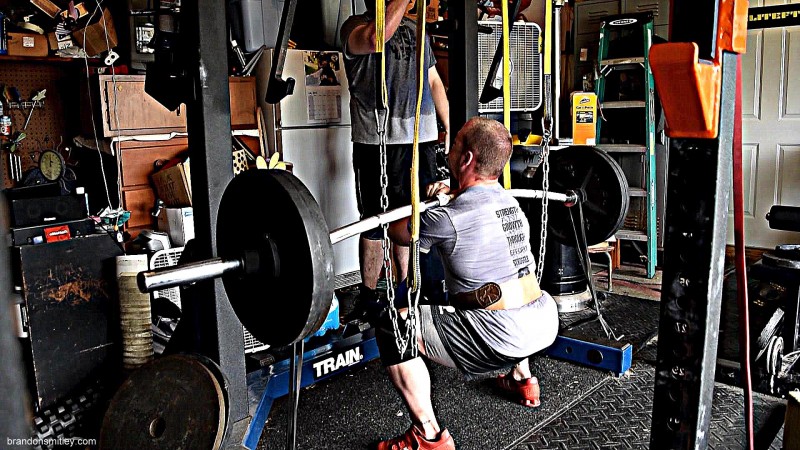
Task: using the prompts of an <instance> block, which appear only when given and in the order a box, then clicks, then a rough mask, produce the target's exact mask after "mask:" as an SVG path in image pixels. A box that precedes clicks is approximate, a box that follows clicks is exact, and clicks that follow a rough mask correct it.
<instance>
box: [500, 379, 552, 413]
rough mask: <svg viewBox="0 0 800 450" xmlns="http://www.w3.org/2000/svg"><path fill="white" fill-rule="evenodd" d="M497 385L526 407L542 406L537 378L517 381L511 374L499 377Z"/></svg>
mask: <svg viewBox="0 0 800 450" xmlns="http://www.w3.org/2000/svg"><path fill="white" fill-rule="evenodd" d="M497 385H498V386H499V387H500V389H502V390H503V391H505V392H507V393H509V394H511V395H512V396H513V397H514V399H515V400H517V401H518V402H519V403H520V404H522V405H524V406H528V407H530V408H537V407H539V406H540V405H541V404H542V402H541V401H539V380H537V379H536V377H530V378H526V379H524V380H519V381H517V380H515V379H514V377H513V376H512V375H511V374H510V373H509V374H507V375H500V376H498V377H497Z"/></svg>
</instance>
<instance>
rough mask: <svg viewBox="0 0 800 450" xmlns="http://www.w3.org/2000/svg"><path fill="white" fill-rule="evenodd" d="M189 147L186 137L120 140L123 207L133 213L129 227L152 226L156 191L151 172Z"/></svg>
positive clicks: (153, 223) (119, 152)
mask: <svg viewBox="0 0 800 450" xmlns="http://www.w3.org/2000/svg"><path fill="white" fill-rule="evenodd" d="M188 150H189V142H188V139H187V138H185V137H176V138H172V139H169V140H166V141H123V142H120V143H119V147H118V154H119V158H120V168H121V170H120V190H121V191H122V207H123V208H125V210H127V211H130V212H131V218H130V219H129V220H128V223H127V226H128V227H129V228H140V227H144V228H152V227H153V226H154V225H155V219H154V218H153V217H152V216H151V215H150V212H151V211H152V210H153V207H154V206H155V201H156V194H155V192H154V191H153V187H152V185H151V183H150V175H151V174H152V173H153V171H154V170H155V164H156V163H157V162H158V161H166V160H169V159H172V158H175V157H177V156H179V155H180V154H181V153H184V152H186V151H188Z"/></svg>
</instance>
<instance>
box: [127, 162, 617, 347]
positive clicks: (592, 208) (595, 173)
mask: <svg viewBox="0 0 800 450" xmlns="http://www.w3.org/2000/svg"><path fill="white" fill-rule="evenodd" d="M551 164H552V165H553V166H554V167H561V168H562V169H561V170H556V171H554V172H555V173H557V174H560V175H559V176H561V177H562V179H560V180H551V185H553V186H554V187H558V188H559V189H561V190H562V192H547V193H545V192H543V191H540V190H533V189H512V190H511V191H510V193H511V195H514V196H516V197H519V198H520V199H521V200H520V204H521V205H522V204H523V203H524V202H526V201H530V199H537V198H538V199H541V198H542V197H544V196H545V195H546V196H547V198H548V200H549V201H550V202H551V203H550V205H551V206H550V208H551V209H550V211H549V214H550V217H552V218H553V220H552V221H550V222H549V223H548V227H549V229H550V231H551V232H552V233H553V235H554V236H561V235H563V233H556V232H555V231H556V230H561V231H562V232H563V231H564V230H566V229H567V227H571V224H570V221H572V220H573V219H572V218H571V216H569V213H568V212H567V213H562V212H561V211H560V210H561V209H563V210H567V209H568V208H570V207H572V206H574V205H576V204H578V205H581V206H580V207H581V208H583V211H584V212H585V213H584V214H582V216H583V217H584V223H583V226H584V227H585V228H586V230H587V241H588V242H590V243H596V242H601V241H603V240H605V239H607V238H608V237H610V236H612V235H613V234H614V233H615V232H616V231H617V229H619V227H620V225H621V223H622V221H623V220H624V217H625V215H626V214H627V210H628V202H627V196H628V185H627V182H626V181H625V177H624V175H621V173H622V171H621V169H620V168H619V166H618V164H617V163H616V162H615V161H614V160H613V159H612V158H610V157H608V156H607V155H605V153H604V152H602V151H601V150H598V149H595V148H593V147H567V148H565V149H561V150H558V151H554V152H553V154H552V156H551ZM254 196H262V198H264V205H265V207H266V208H269V211H268V213H267V214H263V213H259V214H254V217H253V218H252V219H251V220H248V218H247V214H248V213H250V212H251V211H253V210H254V209H255V208H257V207H258V205H256V204H254V202H253V198H254ZM449 199H450V197H449V196H447V195H440V196H438V197H437V198H435V199H431V200H427V201H425V202H422V203H421V206H420V209H421V211H425V210H427V209H430V208H436V207H440V206H443V205H444V204H446V203H447V202H448V201H449ZM535 203H540V202H535ZM523 210H525V208H523ZM410 215H411V206H405V207H401V208H398V209H393V210H390V211H386V212H384V213H382V214H378V215H376V216H373V217H369V218H366V219H364V220H361V221H358V222H355V223H352V224H349V225H346V226H344V227H341V228H337V229H335V230H333V231H331V232H328V226H327V224H326V222H325V219H324V217H323V215H322V210H321V209H320V207H319V205H318V204H317V202H316V200H314V197H313V195H312V194H311V192H310V191H309V190H308V188H307V187H306V186H305V185H304V184H303V183H302V182H301V181H300V180H299V179H298V178H297V177H295V176H294V175H292V174H291V173H289V172H286V171H283V170H249V171H245V172H242V173H240V174H239V175H237V176H236V177H234V178H233V180H231V182H230V183H229V184H228V186H227V187H226V188H225V192H224V193H223V195H222V198H221V200H220V208H219V213H218V220H217V231H216V236H217V254H218V255H219V256H218V257H216V258H212V259H207V260H202V261H195V262H188V263H183V262H181V264H179V265H178V266H173V267H165V268H160V269H155V270H151V271H145V272H141V273H139V274H138V285H139V289H140V290H141V291H142V292H153V291H157V290H161V289H167V288H170V287H175V286H185V285H188V284H191V283H194V282H198V281H204V280H209V279H212V278H217V277H221V278H222V281H223V284H224V286H225V292H226V294H227V296H228V300H229V301H230V303H231V306H232V307H233V309H234V311H235V313H236V315H237V316H238V318H239V320H240V321H241V322H242V325H244V327H245V328H246V329H247V330H248V331H249V332H250V333H251V334H252V335H253V336H254V337H255V338H256V339H258V340H259V341H261V342H263V343H265V344H269V345H274V346H277V345H288V344H291V343H294V342H297V341H300V340H302V339H304V338H306V337H308V336H310V335H311V334H313V333H315V332H316V331H317V330H318V329H319V328H320V327H321V326H322V323H323V322H324V320H325V318H326V317H327V314H328V312H329V309H330V305H331V301H332V299H333V290H334V289H333V285H334V283H333V281H334V271H333V244H335V243H338V242H341V241H343V240H345V239H348V238H351V237H354V236H357V235H359V234H361V233H363V232H365V231H368V230H370V229H373V228H375V227H378V226H382V225H384V224H388V223H391V222H394V221H396V220H399V219H403V218H406V217H409V216H410ZM589 221H593V222H592V223H589ZM589 236H590V237H589ZM267 292H268V293H269V294H268V295H267Z"/></svg>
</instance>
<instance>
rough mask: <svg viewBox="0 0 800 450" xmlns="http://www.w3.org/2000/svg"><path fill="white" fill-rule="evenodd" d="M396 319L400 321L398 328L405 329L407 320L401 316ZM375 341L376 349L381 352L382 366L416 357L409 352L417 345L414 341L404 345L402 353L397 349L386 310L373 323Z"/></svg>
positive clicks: (390, 320)
mask: <svg viewBox="0 0 800 450" xmlns="http://www.w3.org/2000/svg"><path fill="white" fill-rule="evenodd" d="M398 320H399V321H400V330H405V327H406V323H407V320H406V319H403V318H398ZM375 341H376V342H377V344H378V351H379V352H380V354H381V363H382V364H383V367H388V366H394V365H395V364H400V363H402V362H406V361H409V360H412V359H414V358H415V357H416V356H413V355H412V353H411V352H412V348H416V346H417V343H416V342H411V343H409V345H408V347H406V351H405V352H403V353H402V354H401V353H400V351H399V350H398V348H397V341H396V340H395V336H394V327H393V326H392V319H391V318H389V313H388V311H387V312H385V313H384V314H383V316H382V317H381V318H380V319H379V320H378V321H377V322H376V323H375ZM412 346H413V347H412Z"/></svg>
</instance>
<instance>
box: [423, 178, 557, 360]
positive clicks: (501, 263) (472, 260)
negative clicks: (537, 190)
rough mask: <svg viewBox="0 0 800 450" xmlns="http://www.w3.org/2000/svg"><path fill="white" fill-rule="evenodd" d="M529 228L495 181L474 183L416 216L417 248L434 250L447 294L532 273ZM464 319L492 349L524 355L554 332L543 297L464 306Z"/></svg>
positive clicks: (551, 308) (551, 307)
mask: <svg viewBox="0 0 800 450" xmlns="http://www.w3.org/2000/svg"><path fill="white" fill-rule="evenodd" d="M529 238H530V226H529V224H528V219H527V217H525V214H524V213H523V212H522V210H521V209H520V207H519V203H518V202H517V200H516V199H515V198H514V197H512V196H511V195H510V194H509V193H508V192H506V191H505V189H503V187H502V186H500V184H499V183H498V184H493V185H491V186H473V187H471V188H469V189H467V190H465V191H464V192H462V193H461V194H459V195H458V196H457V197H456V198H455V199H453V201H451V202H450V203H449V204H448V205H447V206H444V207H441V208H434V209H431V210H429V211H426V212H424V213H423V214H422V215H421V217H420V247H421V248H423V249H431V248H436V250H437V251H438V252H439V255H440V256H441V259H442V264H443V265H444V270H445V282H446V283H447V289H448V292H450V293H459V292H465V291H471V290H474V289H477V288H478V287H480V286H482V285H484V284H486V283H489V282H495V283H503V282H504V281H507V280H510V279H513V278H517V277H519V270H520V269H523V268H525V267H528V269H529V270H530V271H531V272H535V271H536V263H535V261H534V259H533V254H532V253H531V249H530V242H529ZM465 315H466V317H467V320H469V322H470V324H471V325H472V326H473V328H475V331H476V332H477V333H478V335H480V336H481V338H483V339H484V341H486V343H487V344H488V345H489V346H490V347H492V348H493V349H494V350H496V351H497V352H499V353H501V354H504V355H506V356H510V357H519V358H523V357H526V356H529V355H531V354H533V353H535V352H536V351H539V350H541V349H542V348H543V346H546V345H549V343H547V344H546V345H543V344H542V342H543V340H545V341H547V340H549V342H550V343H551V342H552V339H555V336H556V334H557V332H558V311H557V308H556V305H555V301H554V300H553V299H552V298H551V297H550V296H549V295H544V296H542V298H541V299H539V300H538V301H535V302H531V303H529V304H528V305H526V306H523V307H521V308H517V309H509V310H499V311H490V310H482V309H478V310H469V311H465Z"/></svg>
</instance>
